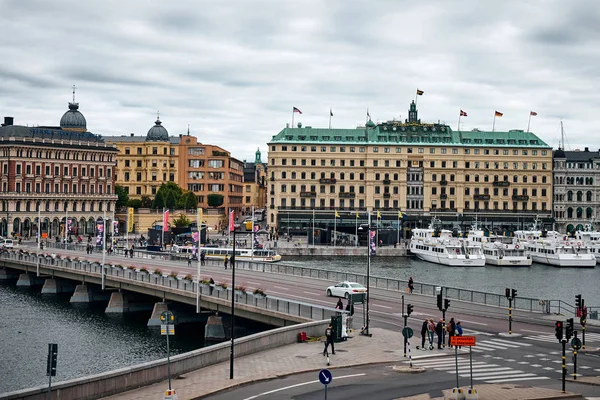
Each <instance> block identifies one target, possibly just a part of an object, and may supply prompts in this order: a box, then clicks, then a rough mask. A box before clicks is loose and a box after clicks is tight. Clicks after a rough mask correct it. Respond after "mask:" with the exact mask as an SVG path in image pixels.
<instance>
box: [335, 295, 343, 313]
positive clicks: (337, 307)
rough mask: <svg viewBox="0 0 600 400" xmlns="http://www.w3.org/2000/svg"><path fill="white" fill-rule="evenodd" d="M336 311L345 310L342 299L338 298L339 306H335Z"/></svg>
mask: <svg viewBox="0 0 600 400" xmlns="http://www.w3.org/2000/svg"><path fill="white" fill-rule="evenodd" d="M335 309H336V310H343V309H344V303H342V299H341V298H340V297H338V301H337V304H336V305H335Z"/></svg>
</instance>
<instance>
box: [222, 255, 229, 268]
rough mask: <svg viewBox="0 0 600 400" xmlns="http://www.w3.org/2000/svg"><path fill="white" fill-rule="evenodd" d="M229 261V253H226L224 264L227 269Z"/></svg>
mask: <svg viewBox="0 0 600 400" xmlns="http://www.w3.org/2000/svg"><path fill="white" fill-rule="evenodd" d="M228 262H229V259H228V258H227V255H225V260H223V265H224V266H225V269H227V263H228Z"/></svg>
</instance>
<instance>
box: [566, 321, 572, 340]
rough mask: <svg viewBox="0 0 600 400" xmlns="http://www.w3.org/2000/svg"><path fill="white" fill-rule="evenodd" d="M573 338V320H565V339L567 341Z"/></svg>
mask: <svg viewBox="0 0 600 400" xmlns="http://www.w3.org/2000/svg"><path fill="white" fill-rule="evenodd" d="M572 336H573V318H569V319H567V329H566V332H565V337H566V338H567V340H569V339H571V337H572Z"/></svg>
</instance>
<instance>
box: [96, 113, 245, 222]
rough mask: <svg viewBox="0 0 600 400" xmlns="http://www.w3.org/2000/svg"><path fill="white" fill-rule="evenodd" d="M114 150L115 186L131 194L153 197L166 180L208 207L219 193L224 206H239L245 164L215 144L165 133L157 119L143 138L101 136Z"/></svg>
mask: <svg viewBox="0 0 600 400" xmlns="http://www.w3.org/2000/svg"><path fill="white" fill-rule="evenodd" d="M105 139H106V141H107V143H110V144H114V145H115V146H116V147H117V148H118V150H119V153H118V156H117V184H118V185H121V186H123V187H124V188H125V190H126V191H127V193H129V196H130V198H132V199H139V198H141V197H142V196H149V197H150V198H151V199H154V197H155V195H156V193H157V191H158V188H159V187H160V185H161V184H162V183H164V182H175V183H177V184H178V185H179V186H180V187H181V188H182V189H183V190H189V191H192V192H194V193H195V194H196V195H197V196H198V202H199V207H202V208H208V195H209V194H211V193H215V194H221V195H222V196H223V205H222V206H221V207H220V208H221V211H222V210H229V209H232V210H236V212H237V213H239V212H241V209H242V204H243V203H242V195H243V187H242V184H243V163H242V162H241V161H239V160H237V159H235V158H233V157H231V154H230V153H229V152H228V151H226V150H224V149H222V148H221V147H218V146H214V145H206V144H202V143H198V139H197V138H196V137H195V136H191V135H189V132H188V134H186V135H183V134H181V135H179V136H169V133H168V131H167V130H166V129H165V127H164V126H162V122H161V121H160V120H159V119H157V120H156V122H155V124H154V126H153V127H151V128H150V130H149V131H148V133H147V135H146V136H136V135H134V134H130V135H123V136H111V137H106V138H105Z"/></svg>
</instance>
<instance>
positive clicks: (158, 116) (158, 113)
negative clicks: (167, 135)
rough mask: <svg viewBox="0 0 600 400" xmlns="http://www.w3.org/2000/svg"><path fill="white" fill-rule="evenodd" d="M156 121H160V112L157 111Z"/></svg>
mask: <svg viewBox="0 0 600 400" xmlns="http://www.w3.org/2000/svg"><path fill="white" fill-rule="evenodd" d="M156 119H157V120H160V111H158V110H156Z"/></svg>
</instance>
